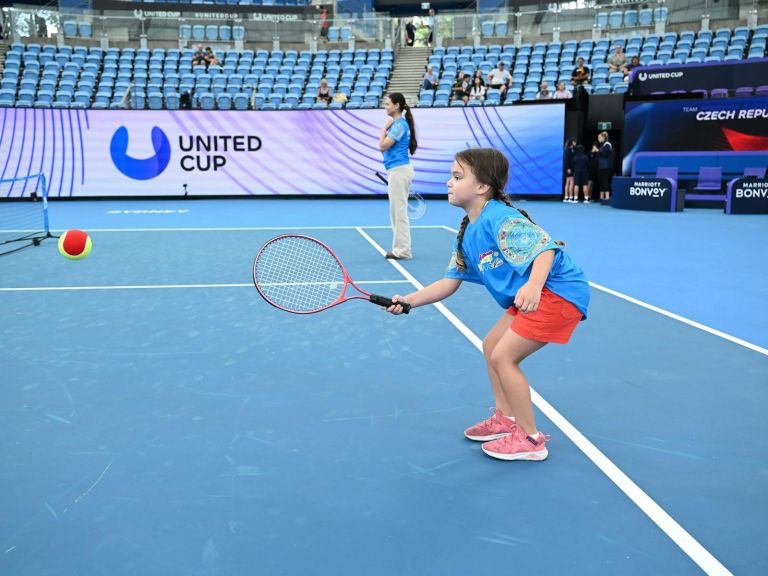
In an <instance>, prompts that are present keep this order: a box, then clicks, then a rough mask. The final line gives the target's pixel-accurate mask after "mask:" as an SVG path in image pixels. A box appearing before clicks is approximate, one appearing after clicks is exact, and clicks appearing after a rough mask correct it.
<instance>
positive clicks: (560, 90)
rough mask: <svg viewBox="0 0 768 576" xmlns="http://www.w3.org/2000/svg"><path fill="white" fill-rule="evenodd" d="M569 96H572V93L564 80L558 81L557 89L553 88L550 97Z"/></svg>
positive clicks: (559, 98) (566, 98)
mask: <svg viewBox="0 0 768 576" xmlns="http://www.w3.org/2000/svg"><path fill="white" fill-rule="evenodd" d="M569 98H573V94H571V91H570V90H568V89H567V88H566V87H565V82H558V83H557V90H555V93H554V94H552V99H553V100H568V99H569Z"/></svg>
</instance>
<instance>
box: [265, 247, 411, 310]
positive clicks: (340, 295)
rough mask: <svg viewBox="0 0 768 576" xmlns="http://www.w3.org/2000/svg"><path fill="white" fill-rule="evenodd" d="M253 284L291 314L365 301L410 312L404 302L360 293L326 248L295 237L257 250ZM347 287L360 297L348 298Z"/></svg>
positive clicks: (342, 267) (276, 304)
mask: <svg viewBox="0 0 768 576" xmlns="http://www.w3.org/2000/svg"><path fill="white" fill-rule="evenodd" d="M253 283H254V284H255V285H256V290H258V291H259V294H261V296H262V298H264V300H266V301H267V302H269V303H270V304H271V305H272V306H274V307H275V308H279V309H280V310H285V311H286V312H292V313H294V314H314V313H315V312H321V311H322V310H327V309H328V308H331V307H332V306H336V305H337V304H341V303H342V302H346V301H347V300H368V301H369V302H373V303H374V304H377V305H379V306H385V307H387V308H388V307H390V306H393V305H394V304H399V305H400V306H402V307H403V313H404V314H408V312H409V311H410V309H411V306H410V304H406V303H405V302H393V301H392V299H391V298H387V297H386V296H378V295H376V294H369V293H368V292H366V291H365V290H361V289H360V288H358V287H357V286H356V285H355V283H354V282H353V281H352V278H350V277H349V274H347V271H346V270H345V269H344V266H342V264H341V261H340V260H339V258H338V256H336V254H334V253H333V251H332V250H331V249H330V248H328V246H326V245H325V244H323V243H322V242H320V241H319V240H316V239H315V238H310V237H309V236H301V235H298V234H285V235H282V236H277V237H275V238H272V239H271V240H270V241H269V242H267V243H266V244H265V245H264V246H263V247H262V248H261V250H259V253H258V254H257V255H256V259H255V260H254V262H253ZM349 286H351V287H352V288H354V289H355V290H357V292H359V294H360V295H353V296H347V288H348V287H349Z"/></svg>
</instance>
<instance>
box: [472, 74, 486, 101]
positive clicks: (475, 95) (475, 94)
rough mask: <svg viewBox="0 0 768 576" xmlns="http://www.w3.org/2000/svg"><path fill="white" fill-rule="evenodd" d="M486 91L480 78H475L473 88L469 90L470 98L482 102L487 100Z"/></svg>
mask: <svg viewBox="0 0 768 576" xmlns="http://www.w3.org/2000/svg"><path fill="white" fill-rule="evenodd" d="M485 92H486V89H485V86H483V84H482V82H481V81H480V78H475V83H474V84H472V88H470V90H469V99H470V100H480V102H482V101H483V100H485Z"/></svg>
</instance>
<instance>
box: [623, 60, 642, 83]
mask: <svg viewBox="0 0 768 576" xmlns="http://www.w3.org/2000/svg"><path fill="white" fill-rule="evenodd" d="M639 67H640V57H639V56H632V60H630V61H629V64H627V67H626V71H625V72H624V82H629V81H631V80H632V72H633V71H634V69H635V68H639Z"/></svg>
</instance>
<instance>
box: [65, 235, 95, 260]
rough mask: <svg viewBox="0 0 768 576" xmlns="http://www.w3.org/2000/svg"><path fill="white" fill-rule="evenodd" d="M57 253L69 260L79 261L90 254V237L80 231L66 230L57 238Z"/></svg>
mask: <svg viewBox="0 0 768 576" xmlns="http://www.w3.org/2000/svg"><path fill="white" fill-rule="evenodd" d="M59 252H60V253H61V255H62V256H64V257H65V258H69V259H70V260H80V259H82V258H85V257H86V256H88V254H90V253H91V237H90V236H88V234H86V233H85V232H83V231H82V230H67V231H66V232H64V234H62V235H61V238H59Z"/></svg>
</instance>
